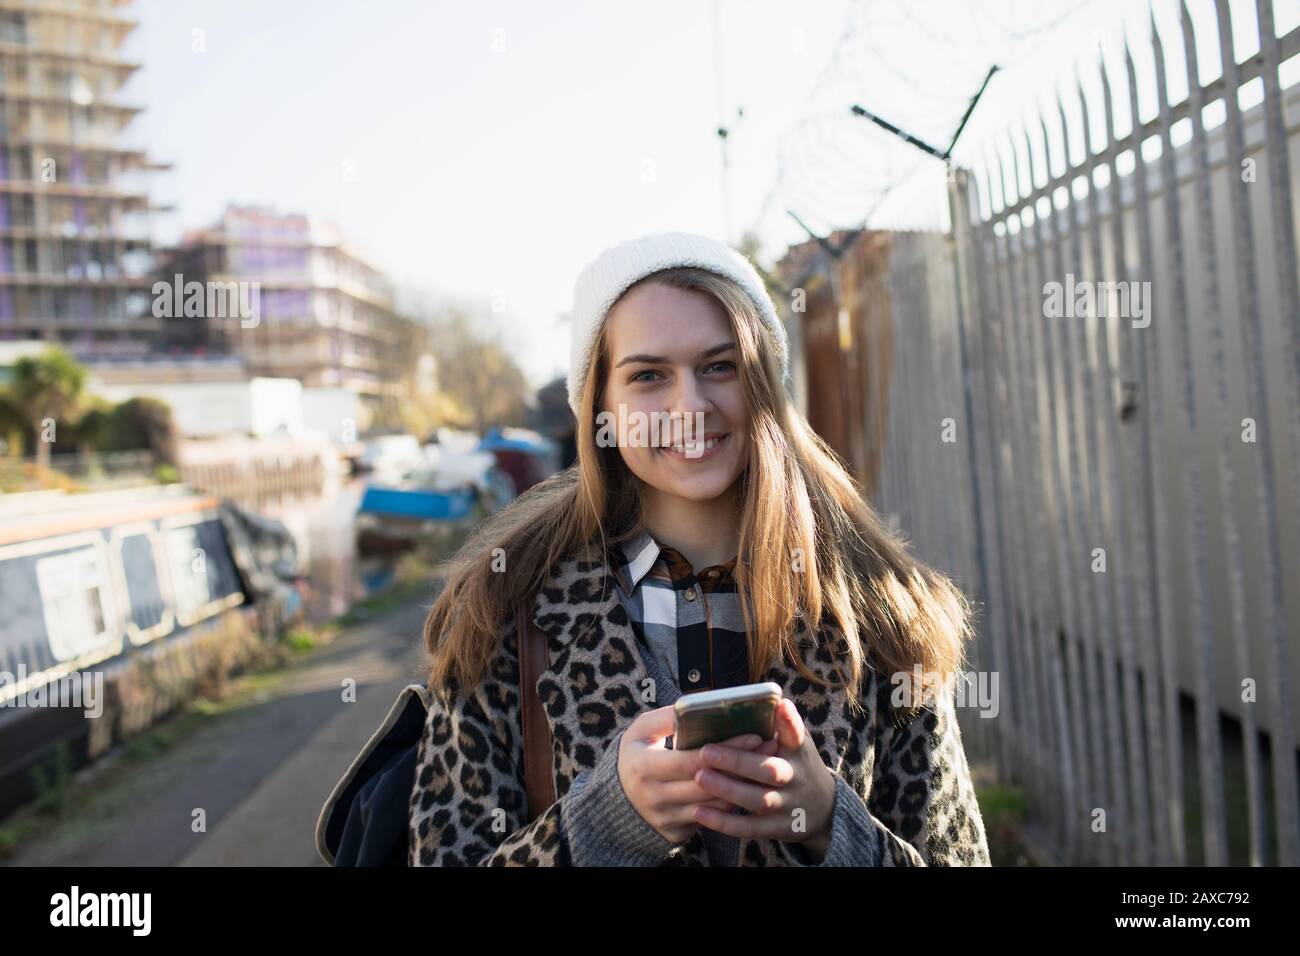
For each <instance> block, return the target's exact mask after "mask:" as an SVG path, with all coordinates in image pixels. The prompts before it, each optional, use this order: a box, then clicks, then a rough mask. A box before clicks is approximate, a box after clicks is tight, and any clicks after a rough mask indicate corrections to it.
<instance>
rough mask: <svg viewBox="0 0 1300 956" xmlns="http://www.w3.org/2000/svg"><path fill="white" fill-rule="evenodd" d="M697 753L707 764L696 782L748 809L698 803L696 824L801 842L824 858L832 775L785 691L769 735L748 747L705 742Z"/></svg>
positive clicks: (815, 857) (807, 850) (738, 834)
mask: <svg viewBox="0 0 1300 956" xmlns="http://www.w3.org/2000/svg"><path fill="white" fill-rule="evenodd" d="M701 757H702V758H703V760H704V762H705V763H706V764H707V765H708V768H711V769H701V770H699V771H697V772H696V774H695V782H696V783H698V784H699V785H700V788H701V789H703V790H706V791H708V792H709V793H711V794H713V795H714V796H717V797H721V798H722V799H724V800H727V801H728V802H730V803H734V804H735V805H736V806H739V807H743V808H745V810H747V811H749V813H750V814H753V816H741V815H738V814H735V813H723V812H721V811H719V810H715V809H713V808H711V807H705V806H699V807H696V809H695V814H694V815H695V819H696V820H698V821H699V823H700V825H701V826H705V827H708V828H709V829H710V830H716V831H718V832H719V833H725V834H727V835H729V836H735V837H746V838H748V839H770V840H780V841H782V842H784V843H802V844H803V847H804V851H805V853H806V855H807V856H809V857H810V858H812V859H813V861H814V862H820V861H821V860H822V859H823V858H824V856H825V854H826V848H827V846H828V845H829V844H830V830H831V810H832V809H833V808H834V806H835V775H834V774H833V773H832V772H831V769H830V768H829V767H827V766H826V764H825V763H824V762H823V761H822V758H821V754H819V753H818V752H817V747H816V746H815V745H814V744H813V742H812V737H810V736H809V734H808V731H807V730H806V729H805V727H804V723H803V718H802V717H800V716H799V709H798V708H797V707H796V706H795V703H794V701H793V700H791V699H790V698H788V697H786V698H783V699H782V700H781V702H780V704H778V705H777V710H776V737H775V738H774V739H772V740H766V741H764V742H763V743H762V744H761V745H760V746H759V747H757V748H755V749H754V750H748V751H747V750H740V749H737V748H735V747H728V746H726V745H724V744H707V745H705V746H704V748H703V752H702V753H701ZM799 811H803V812H802V814H800V812H799Z"/></svg>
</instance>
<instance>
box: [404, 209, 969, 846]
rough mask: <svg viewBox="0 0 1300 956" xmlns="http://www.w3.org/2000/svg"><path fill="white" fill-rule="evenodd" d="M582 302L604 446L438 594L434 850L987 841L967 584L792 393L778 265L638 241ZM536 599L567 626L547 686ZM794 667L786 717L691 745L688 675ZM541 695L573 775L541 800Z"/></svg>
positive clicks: (421, 831)
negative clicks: (528, 699)
mask: <svg viewBox="0 0 1300 956" xmlns="http://www.w3.org/2000/svg"><path fill="white" fill-rule="evenodd" d="M572 321H573V349H572V360H571V364H570V370H569V397H570V403H571V405H572V406H573V408H574V412H575V414H576V416H577V443H578V461H577V464H576V465H574V466H573V467H572V468H570V469H567V470H565V471H564V472H561V473H560V474H558V475H556V476H554V477H553V478H551V479H549V480H547V481H546V482H544V483H543V484H541V485H539V486H536V487H535V488H533V489H531V490H530V491H529V492H528V493H526V494H525V495H523V496H521V497H520V498H519V499H518V500H516V501H515V502H513V503H512V504H511V505H510V506H509V507H507V508H506V509H504V510H503V511H502V512H500V513H498V514H497V515H495V516H494V517H493V518H492V519H491V520H489V521H488V522H486V523H485V524H484V525H483V526H482V527H481V528H480V529H479V530H478V532H477V533H476V534H475V536H474V537H473V539H472V540H471V541H470V542H469V543H468V544H467V545H466V546H465V547H464V548H463V549H462V551H461V553H460V554H459V555H458V556H457V558H456V560H455V562H454V564H453V569H452V573H451V574H450V576H449V578H448V580H447V585H446V587H445V588H444V590H443V591H442V593H441V594H440V596H439V597H438V599H437V602H436V603H435V604H434V606H433V608H432V609H431V611H430V613H429V616H428V620H427V623H426V626H425V641H426V644H427V646H428V649H429V651H430V653H431V655H432V658H433V662H432V668H431V672H430V675H429V681H428V688H429V691H430V694H429V709H428V716H427V722H426V724H425V729H424V733H423V735H422V737H421V738H420V742H419V746H418V752H417V754H416V758H415V780H414V789H413V790H412V792H411V795H410V805H409V811H410V812H409V825H410V830H409V858H408V862H409V863H410V864H412V865H424V866H451V865H471V866H493V865H497V866H499V865H537V864H541V865H574V866H588V865H641V866H659V865H703V866H709V865H714V866H718V865H731V866H735V865H740V866H771V865H794V866H808V865H862V866H877V865H885V866H888V865H904V866H925V865H987V864H988V862H989V857H988V847H987V842H986V839H985V833H984V825H983V821H982V820H981V817H980V812H979V808H978V805H977V803H976V800H975V792H974V788H973V787H972V785H971V780H970V775H969V770H968V766H967V761H966V757H965V753H964V751H963V747H962V740H961V733H960V731H959V729H958V725H957V720H956V714H955V704H954V699H953V698H954V687H955V678H956V674H957V672H958V671H959V669H960V668H961V667H962V664H963V661H964V653H963V652H964V641H965V640H966V638H967V637H968V624H967V607H966V605H965V602H964V600H963V599H962V597H961V595H960V593H959V591H958V590H957V589H956V588H955V587H954V586H953V585H952V584H951V583H950V582H949V581H948V580H946V579H945V578H944V577H942V576H941V575H939V574H937V573H935V572H934V571H932V570H930V569H929V568H927V567H925V566H924V565H922V564H921V563H920V562H918V561H917V560H916V559H915V558H914V557H912V556H911V555H909V554H908V552H907V551H906V549H905V547H904V546H903V544H902V543H901V542H900V541H899V540H898V539H897V538H895V537H894V536H893V535H892V534H890V532H889V531H888V530H886V528H885V527H884V526H883V525H882V523H881V522H880V521H879V519H878V518H877V516H876V515H875V514H874V512H873V511H872V509H871V507H870V506H869V505H868V504H867V503H866V502H865V501H864V500H863V497H862V495H861V493H860V491H859V489H858V488H857V487H856V486H855V483H854V481H853V480H852V478H851V477H850V476H849V475H848V474H847V473H846V471H845V469H844V467H843V466H842V465H841V464H840V462H839V461H838V460H837V459H836V458H835V456H834V455H833V454H832V453H831V451H830V450H829V449H828V447H827V446H826V445H825V444H824V443H823V442H822V441H821V439H820V438H818V437H817V436H816V435H815V434H814V433H813V432H812V430H811V428H810V427H809V425H808V423H807V421H806V420H805V419H804V418H803V417H802V415H800V413H799V412H798V411H797V409H795V408H794V407H793V406H792V404H791V402H790V399H789V397H788V395H787V392H786V390H785V388H784V384H783V383H784V380H785V377H786V373H787V346H786V340H785V331H784V327H783V325H782V323H781V322H780V320H779V319H778V318H777V315H776V310H775V308H774V306H773V304H772V301H771V299H770V298H769V296H768V293H767V291H766V289H765V288H764V286H763V283H762V280H761V279H760V278H759V276H758V274H757V272H756V271H755V270H754V268H753V266H752V264H750V263H749V261H748V260H746V259H745V258H744V257H743V256H741V255H739V254H738V253H736V252H734V251H732V250H731V249H729V248H727V247H726V246H724V245H722V244H720V243H717V242H715V241H713V240H710V239H707V238H705V237H702V236H696V235H692V234H686V233H662V234H655V235H650V236H645V237H643V238H641V239H638V240H633V241H630V242H626V243H623V244H621V245H619V246H616V247H614V248H613V249H610V250H607V251H606V252H604V253H603V254H602V255H601V256H600V257H598V258H597V259H596V260H595V261H593V262H592V263H591V264H590V265H589V266H588V267H587V268H586V269H584V271H583V272H582V274H581V276H580V277H579V280H578V284H577V287H576V290H575V308H574V312H573V316H572ZM814 387H815V383H814ZM669 420H670V421H672V422H673V423H675V424H677V425H678V426H680V427H678V428H676V429H674V430H673V431H672V432H670V433H669V434H667V435H665V434H664V433H663V430H659V431H658V432H656V430H655V429H654V428H653V427H650V428H646V427H644V425H645V423H646V422H647V421H650V422H654V421H658V422H664V421H669ZM517 606H523V607H525V608H531V612H530V613H531V615H532V620H533V622H534V623H535V624H536V626H537V627H538V628H540V629H541V630H542V631H543V632H545V634H546V643H547V649H548V662H547V666H546V668H545V669H544V670H543V671H542V673H541V676H540V678H539V679H538V680H537V682H536V687H535V688H534V687H521V686H520V678H519V674H520V662H519V654H520V649H519V642H518V639H517V638H516V624H517V622H516V611H515V608H516V607H517ZM813 622H815V626H814V624H813ZM918 676H919V677H920V678H921V679H920V680H916V678H917V677H918ZM765 680H767V681H774V682H776V683H777V684H779V685H780V686H781V687H782V688H783V691H784V699H783V700H782V701H781V704H780V706H779V709H778V715H777V717H778V720H777V733H776V735H775V737H774V738H773V739H770V740H759V739H758V738H757V737H756V736H750V737H740V738H733V739H731V740H728V741H725V742H723V743H721V744H713V745H709V746H705V747H702V748H698V749H693V750H675V749H672V748H671V744H670V739H669V738H670V737H671V735H672V733H673V716H672V715H673V708H672V703H673V701H674V700H676V698H677V697H678V696H680V695H681V694H683V693H689V692H694V691H697V690H704V689H709V688H717V687H724V686H732V685H735V684H743V683H752V682H757V681H765ZM533 693H536V694H540V697H541V700H542V703H543V705H544V708H545V713H546V719H547V721H548V722H549V724H550V729H551V735H552V739H553V744H552V747H553V750H552V757H553V760H552V766H551V767H550V768H549V770H550V772H551V775H552V782H553V784H554V794H555V797H556V799H555V800H554V802H553V803H552V804H551V805H550V806H549V807H548V808H547V809H545V811H544V812H542V813H541V814H540V815H539V816H537V817H536V818H535V819H532V820H531V821H530V820H529V819H528V815H527V813H526V810H525V806H526V789H525V780H524V775H523V766H524V748H523V743H522V735H521V728H522V723H521V703H522V701H523V697H524V695H528V694H533Z"/></svg>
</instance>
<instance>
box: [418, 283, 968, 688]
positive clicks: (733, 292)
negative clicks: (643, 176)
mask: <svg viewBox="0 0 1300 956" xmlns="http://www.w3.org/2000/svg"><path fill="white" fill-rule="evenodd" d="M646 282H659V283H663V284H665V285H668V286H673V287H676V288H680V289H690V290H695V291H698V292H702V293H704V294H706V295H711V296H713V297H714V298H715V299H717V300H718V302H720V303H721V305H722V307H723V309H724V311H725V312H726V313H727V315H728V317H729V320H730V323H731V326H732V331H733V333H734V334H735V337H736V346H737V351H738V353H739V361H738V366H739V375H740V380H741V383H742V386H743V388H744V391H745V396H746V399H747V401H748V403H749V407H750V441H749V442H748V448H749V460H748V462H747V465H746V468H745V470H744V472H743V473H742V476H741V478H740V483H739V488H738V496H737V497H738V500H739V502H740V506H741V509H742V510H741V532H740V548H739V554H738V560H737V562H736V573H735V576H736V584H737V589H738V591H739V594H740V598H741V601H740V603H741V608H742V613H743V614H744V619H745V622H746V625H747V627H746V630H747V632H748V635H749V661H750V679H751V680H753V681H758V680H761V679H762V675H763V674H764V673H765V671H766V670H767V668H768V666H770V664H771V663H772V662H773V661H775V660H778V659H782V658H784V659H785V660H787V661H788V662H789V663H790V664H791V665H792V666H794V667H796V668H797V669H798V670H799V671H800V672H801V673H802V674H803V675H804V676H805V677H806V678H808V679H809V680H812V681H814V682H817V683H825V682H824V681H821V680H819V679H818V678H817V677H816V676H815V675H813V674H811V673H809V672H808V670H807V669H806V668H805V667H804V665H803V660H802V658H801V657H800V655H799V653H798V651H797V649H796V648H794V646H793V635H794V631H795V629H796V626H797V622H798V621H799V620H802V621H805V622H808V623H809V624H810V625H811V623H812V622H820V628H822V629H825V628H829V629H832V630H833V632H834V633H836V634H838V635H839V636H841V637H842V638H843V639H844V641H843V653H842V655H841V659H840V660H838V661H837V664H838V669H839V674H840V677H841V679H842V681H843V683H844V684H845V685H847V686H848V687H850V688H851V689H852V692H851V695H850V696H851V697H852V698H853V699H854V700H856V699H857V696H858V693H859V692H860V689H861V687H862V686H863V684H862V681H863V679H864V677H865V672H866V670H867V668H869V667H871V668H879V669H883V670H884V671H886V672H889V673H894V674H905V675H907V678H908V679H909V680H910V679H911V678H912V676H913V674H914V670H915V668H916V667H917V666H918V665H919V668H920V671H921V672H922V681H921V683H920V684H919V685H914V686H912V691H913V695H914V696H913V697H912V701H913V703H912V706H913V707H915V706H919V705H920V703H921V701H922V700H924V699H925V698H926V697H927V696H928V694H929V692H930V690H931V689H933V687H934V686H935V685H937V684H938V683H940V682H942V681H945V680H947V679H948V678H949V677H951V675H952V674H953V673H954V672H955V671H957V670H959V669H960V668H961V667H962V666H963V663H964V645H965V641H966V639H967V638H968V637H969V635H970V627H969V607H968V605H967V603H966V601H965V599H964V597H963V596H962V594H961V592H960V591H959V590H958V589H957V588H956V587H955V586H954V585H953V584H952V583H951V582H950V581H949V580H948V579H947V578H946V577H945V576H943V575H941V574H938V573H937V572H935V571H933V570H931V569H930V568H928V567H926V566H925V565H924V564H922V563H921V562H919V561H918V560H917V559H916V558H915V557H913V556H912V555H911V554H910V553H909V551H908V549H907V547H906V545H905V544H904V543H903V541H902V540H901V539H900V538H899V537H898V536H897V535H896V534H894V533H893V532H891V531H890V530H889V529H888V528H887V527H886V526H885V525H884V524H883V523H882V522H881V520H880V518H879V516H878V515H877V514H876V512H875V511H874V509H873V508H872V507H871V505H870V504H868V502H867V501H866V499H865V498H864V496H863V494H862V491H861V487H860V486H859V485H858V483H857V482H856V481H855V480H854V479H853V477H852V476H851V475H850V474H849V473H848V471H847V470H846V469H845V467H844V465H843V463H842V462H841V461H840V460H839V458H838V457H837V456H836V455H835V453H834V452H833V451H832V450H831V449H830V447H829V446H828V445H827V444H826V443H825V442H824V441H823V440H822V439H821V437H820V436H818V435H817V434H816V433H815V432H814V431H813V430H812V428H811V426H810V425H809V424H808V422H807V420H806V419H805V418H804V417H803V415H802V414H801V413H800V412H799V410H798V409H797V408H795V406H794V405H793V403H792V402H791V400H790V398H789V396H788V394H787V393H786V391H785V388H784V387H783V385H782V383H781V381H780V372H779V368H778V366H777V364H776V360H775V358H774V353H773V348H772V346H771V343H770V341H768V340H767V339H766V338H765V337H766V336H768V335H769V334H770V333H768V331H767V330H766V329H765V328H764V326H763V325H762V323H761V320H760V318H759V315H758V312H757V310H756V308H755V306H754V303H753V302H752V301H751V300H750V298H749V297H748V295H746V293H745V292H744V291H743V290H742V289H740V288H739V287H738V286H737V285H736V284H734V283H733V282H731V281H730V280H728V279H726V278H724V277H722V276H719V275H716V274H715V273H712V272H708V271H705V270H702V269H697V268H690V267H677V268H672V269H667V270H664V271H661V272H657V273H654V274H652V275H650V276H647V277H645V278H643V279H641V280H640V282H638V283H636V285H640V284H642V283H646ZM634 287H635V286H634ZM624 294H626V293H624ZM606 328H607V325H605V326H602V328H601V330H600V332H599V333H598V336H597V341H596V344H595V350H594V352H593V357H592V362H593V364H592V369H591V373H590V374H589V375H588V376H587V378H586V382H585V385H584V388H583V390H582V396H581V402H580V413H579V415H578V422H577V446H578V461H577V463H576V464H575V465H573V466H571V467H570V468H567V469H565V470H564V471H561V472H559V473H558V474H556V475H554V476H552V477H551V478H549V479H547V480H546V481H544V482H542V483H540V484H538V485H536V486H534V487H533V488H531V489H529V490H528V491H527V492H526V493H524V494H523V495H521V496H519V497H518V498H517V499H515V500H514V501H512V502H511V503H510V504H509V505H508V506H507V507H506V508H504V509H502V510H501V511H500V512H498V513H497V514H496V515H493V516H492V517H491V518H489V519H488V520H487V521H485V522H484V523H483V524H482V525H481V526H480V527H479V528H478V529H477V530H476V531H475V533H474V534H473V535H472V536H471V537H470V538H469V540H468V541H467V542H466V543H465V545H464V546H463V547H462V548H461V549H460V551H459V552H458V553H457V554H456V556H455V557H454V558H453V559H452V560H451V562H450V563H449V566H448V568H447V578H446V586H445V587H444V588H443V590H442V593H441V594H440V595H439V596H438V599H437V600H436V602H435V603H434V605H433V607H432V609H431V610H430V611H429V616H428V618H427V620H426V621H425V626H424V640H425V645H426V646H427V647H428V649H429V652H430V654H432V656H433V664H432V667H431V670H430V676H429V684H430V687H436V688H443V689H448V690H453V691H454V689H455V688H456V687H458V686H460V687H470V686H474V685H475V684H477V683H478V682H479V681H480V680H481V679H482V678H483V677H484V675H485V674H486V673H487V671H488V668H489V666H490V665H491V662H492V659H493V657H494V655H495V653H496V650H497V640H498V637H499V635H500V633H501V629H502V625H503V624H504V623H505V622H506V620H507V619H508V618H509V617H510V615H511V612H512V611H513V609H514V607H515V606H516V604H518V602H519V601H521V600H522V599H524V598H525V597H527V596H530V595H533V594H535V593H536V592H537V591H538V589H539V588H540V587H541V585H542V584H543V582H544V581H545V579H546V575H547V571H548V569H549V568H550V567H551V566H552V565H553V564H554V563H555V562H556V561H558V560H560V559H561V558H563V557H565V556H582V557H587V558H595V559H599V557H600V556H601V555H603V554H604V549H605V548H606V547H607V546H608V543H609V540H610V538H611V536H612V535H613V533H614V532H615V531H618V530H619V529H623V533H624V534H626V533H631V531H632V530H636V529H638V528H640V527H641V493H640V482H639V479H637V478H636V477H635V476H634V475H632V473H631V472H630V471H629V470H628V468H627V466H626V465H625V464H624V463H623V460H622V457H621V455H620V453H619V450H618V448H616V447H599V446H598V445H597V443H596V413H597V412H598V411H599V408H598V405H599V401H600V396H601V395H603V394H604V389H605V382H606V378H607V376H608V369H609V355H608V341H607V338H606V332H605V329H606ZM629 529H630V530H629ZM816 630H817V629H814V631H816ZM818 639H819V640H821V639H822V637H821V636H820V635H819V636H818ZM908 709H911V708H908Z"/></svg>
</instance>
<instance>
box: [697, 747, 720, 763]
mask: <svg viewBox="0 0 1300 956" xmlns="http://www.w3.org/2000/svg"><path fill="white" fill-rule="evenodd" d="M700 756H702V757H703V758H704V759H705V760H717V759H718V748H717V747H715V746H713V744H706V745H705V747H704V750H703V752H702V753H701V754H700Z"/></svg>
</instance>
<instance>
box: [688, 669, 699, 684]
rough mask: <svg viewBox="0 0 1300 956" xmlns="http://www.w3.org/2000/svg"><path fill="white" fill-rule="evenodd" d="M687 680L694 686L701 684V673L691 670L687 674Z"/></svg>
mask: <svg viewBox="0 0 1300 956" xmlns="http://www.w3.org/2000/svg"><path fill="white" fill-rule="evenodd" d="M686 679H687V680H688V681H690V682H691V683H692V684H698V683H699V682H700V672H699V671H697V670H695V668H691V669H690V670H688V671H687V672H686Z"/></svg>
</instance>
